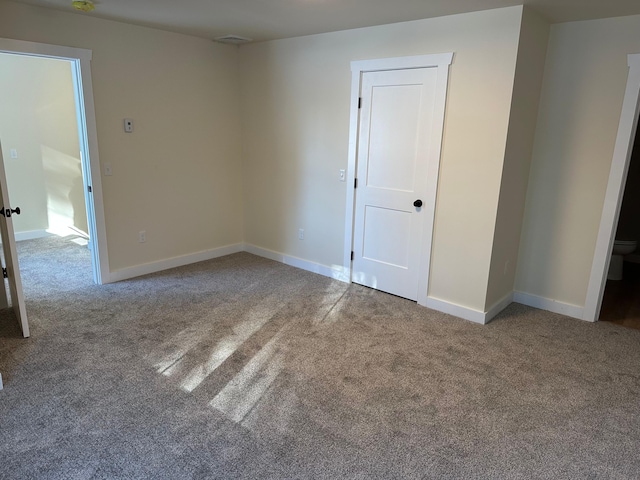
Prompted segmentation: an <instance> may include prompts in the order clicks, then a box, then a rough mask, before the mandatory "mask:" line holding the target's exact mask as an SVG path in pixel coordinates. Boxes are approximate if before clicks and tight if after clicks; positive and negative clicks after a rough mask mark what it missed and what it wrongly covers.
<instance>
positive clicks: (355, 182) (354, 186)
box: [353, 178, 358, 188]
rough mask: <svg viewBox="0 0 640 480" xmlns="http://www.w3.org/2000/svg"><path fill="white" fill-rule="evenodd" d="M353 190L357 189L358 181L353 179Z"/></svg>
mask: <svg viewBox="0 0 640 480" xmlns="http://www.w3.org/2000/svg"><path fill="white" fill-rule="evenodd" d="M353 188H358V179H357V178H354V179H353Z"/></svg>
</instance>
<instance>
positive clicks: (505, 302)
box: [484, 292, 513, 323]
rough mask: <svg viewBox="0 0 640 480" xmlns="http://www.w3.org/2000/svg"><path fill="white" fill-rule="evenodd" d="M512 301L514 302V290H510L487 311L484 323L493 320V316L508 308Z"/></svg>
mask: <svg viewBox="0 0 640 480" xmlns="http://www.w3.org/2000/svg"><path fill="white" fill-rule="evenodd" d="M512 302H513V292H509V293H508V294H506V295H505V296H504V297H502V298H501V299H500V300H498V301H497V302H496V303H494V304H493V306H492V307H491V308H489V309H488V310H487V311H486V312H485V314H484V316H485V322H484V323H489V322H490V321H491V320H493V318H494V317H495V316H496V315H498V314H499V313H500V312H501V311H502V310H504V309H505V308H507V307H508V306H509V305H510V304H511V303H512Z"/></svg>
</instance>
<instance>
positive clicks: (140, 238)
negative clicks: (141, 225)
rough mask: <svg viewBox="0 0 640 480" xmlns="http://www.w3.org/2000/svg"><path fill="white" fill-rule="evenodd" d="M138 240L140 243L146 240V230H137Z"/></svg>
mask: <svg viewBox="0 0 640 480" xmlns="http://www.w3.org/2000/svg"><path fill="white" fill-rule="evenodd" d="M138 241H139V242H140V243H144V242H146V241H147V232H145V231H144V230H140V231H139V232H138Z"/></svg>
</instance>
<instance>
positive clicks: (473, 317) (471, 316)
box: [425, 297, 487, 325]
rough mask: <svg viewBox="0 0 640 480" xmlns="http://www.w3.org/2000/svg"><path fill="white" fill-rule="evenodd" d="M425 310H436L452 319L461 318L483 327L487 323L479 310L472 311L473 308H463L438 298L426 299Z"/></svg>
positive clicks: (483, 314) (484, 315)
mask: <svg viewBox="0 0 640 480" xmlns="http://www.w3.org/2000/svg"><path fill="white" fill-rule="evenodd" d="M425 306H426V307H427V308H431V309H432V310H437V311H439V312H443V313H447V314H449V315H453V316H454V317H459V318H462V319H463V320H469V321H470V322H474V323H480V324H482V325H484V324H485V323H487V320H486V314H485V313H484V312H481V311H480V310H474V309H473V308H469V307H463V306H462V305H457V304H455V303H451V302H447V301H445V300H440V299H439V298H434V297H427V301H426V305H425Z"/></svg>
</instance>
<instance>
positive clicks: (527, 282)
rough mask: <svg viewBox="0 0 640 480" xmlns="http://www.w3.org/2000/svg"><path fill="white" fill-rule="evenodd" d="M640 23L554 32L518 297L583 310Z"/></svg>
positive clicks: (618, 21) (616, 21)
mask: <svg viewBox="0 0 640 480" xmlns="http://www.w3.org/2000/svg"><path fill="white" fill-rule="evenodd" d="M629 53H640V16H638V15H636V16H629V17H623V18H610V19H604V20H594V21H586V22H572V23H564V24H558V25H553V26H552V27H551V34H550V39H549V47H548V53H547V62H546V67H545V74H544V80H543V88H542V96H541V100H540V108H539V115H538V123H537V130H536V137H535V143H534V152H533V158H532V164H531V172H530V179H529V187H528V192H527V204H526V209H525V219H524V225H523V230H522V239H521V243H520V254H519V261H518V273H517V280H516V289H517V290H519V291H521V292H525V293H528V294H530V295H534V296H537V297H542V298H545V299H551V300H556V301H558V302H561V303H564V304H569V305H574V306H578V307H581V306H583V305H584V304H585V299H586V292H587V286H588V282H589V275H590V272H591V264H592V261H593V255H594V250H595V244H596V237H597V233H598V228H599V224H600V218H601V215H602V207H603V203H604V195H605V190H606V186H607V180H608V177H609V170H610V168H611V160H612V155H613V148H614V143H615V137H616V132H617V127H618V122H619V120H620V113H621V108H622V100H623V96H624V90H625V85H626V80H627V73H628V68H627V54H629Z"/></svg>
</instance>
